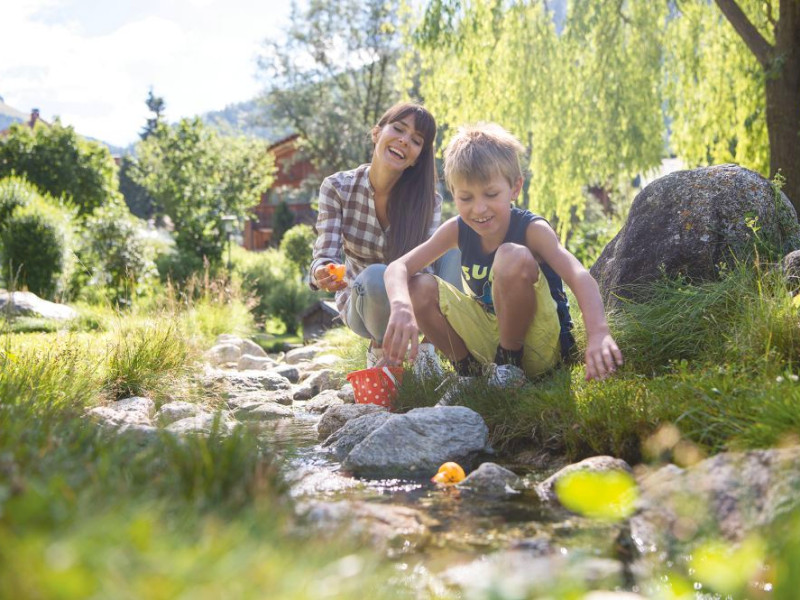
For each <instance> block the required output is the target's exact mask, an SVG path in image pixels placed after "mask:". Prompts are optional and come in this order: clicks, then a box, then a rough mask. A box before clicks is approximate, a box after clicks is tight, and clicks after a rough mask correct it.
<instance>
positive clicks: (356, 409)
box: [317, 395, 387, 440]
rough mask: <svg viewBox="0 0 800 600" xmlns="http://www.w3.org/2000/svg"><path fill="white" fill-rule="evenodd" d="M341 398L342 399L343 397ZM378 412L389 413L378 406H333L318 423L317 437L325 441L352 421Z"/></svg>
mask: <svg viewBox="0 0 800 600" xmlns="http://www.w3.org/2000/svg"><path fill="white" fill-rule="evenodd" d="M339 397H340V398H341V395H340V396H339ZM376 412H387V411H386V409H385V408H383V407H380V406H378V405H376V404H340V405H338V406H331V407H330V408H329V409H328V410H326V411H325V413H324V414H323V415H322V418H321V419H320V420H319V422H318V423H317V435H318V436H319V439H320V440H324V439H325V438H327V437H328V436H330V435H331V434H332V433H334V432H336V431H338V430H339V429H341V428H342V427H343V426H344V424H345V423H347V422H348V421H350V420H351V419H355V418H357V417H360V416H362V415H368V414H372V413H376Z"/></svg>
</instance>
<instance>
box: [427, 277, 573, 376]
mask: <svg viewBox="0 0 800 600" xmlns="http://www.w3.org/2000/svg"><path fill="white" fill-rule="evenodd" d="M436 281H437V282H438V284H439V309H440V310H441V311H442V314H443V315H444V317H445V319H447V322H448V323H450V326H451V327H452V328H453V329H455V331H456V333H457V334H458V336H459V337H460V338H461V339H462V340H464V344H466V346H467V349H468V350H469V351H470V353H471V354H472V356H474V357H475V358H476V359H478V360H479V361H480V362H482V363H484V364H488V363H490V362H494V355H495V352H496V351H497V345H498V344H499V343H500V333H499V330H498V327H497V316H496V315H494V314H492V313H490V312H488V311H487V310H486V309H484V308H483V306H482V305H481V304H480V303H479V302H478V301H477V300H475V299H474V298H472V297H470V296H467V295H466V294H464V293H462V292H460V291H458V290H457V289H456V288H455V287H453V286H452V285H450V284H449V283H447V282H446V281H444V280H442V279H439V278H438V277H436ZM533 289H534V291H535V292H536V306H537V309H536V315H535V316H534V318H533V322H532V323H531V325H530V327H529V328H528V331H527V332H526V333H525V340H524V342H523V346H524V351H523V353H522V369H523V370H524V371H525V375H527V376H528V377H529V378H532V377H536V376H537V375H541V374H542V373H544V372H546V371H548V370H550V369H552V368H553V367H554V366H555V365H556V364H558V362H559V360H560V359H561V349H560V344H559V341H558V337H559V333H560V332H561V325H560V323H559V322H558V313H557V312H556V302H555V300H553V297H552V296H551V295H550V286H549V285H548V284H547V278H546V277H545V276H544V275H540V276H539V280H538V281H537V282H536V283H534V284H533Z"/></svg>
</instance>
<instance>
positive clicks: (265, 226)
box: [243, 133, 317, 250]
mask: <svg viewBox="0 0 800 600" xmlns="http://www.w3.org/2000/svg"><path fill="white" fill-rule="evenodd" d="M299 139H300V136H299V135H298V134H296V133H295V134H292V135H290V136H288V137H285V138H283V139H281V140H278V141H277V142H275V143H274V144H272V145H271V146H269V148H268V149H267V151H268V152H272V153H273V155H274V156H275V166H276V167H277V171H276V174H275V181H274V182H273V184H272V187H271V188H270V189H269V190H267V191H266V192H265V193H264V194H262V195H261V201H260V202H259V204H258V206H256V207H255V208H254V210H253V212H254V216H253V218H252V219H250V220H249V221H247V222H246V223H245V227H244V236H243V237H244V247H245V248H247V249H248V250H263V249H264V248H267V247H269V245H270V242H271V241H272V236H273V231H274V216H275V210H276V209H277V207H278V205H279V204H280V203H281V202H282V201H285V202H286V204H287V206H288V207H289V210H290V211H291V212H292V214H293V215H294V224H295V225H297V224H299V223H307V224H309V225H314V223H315V222H316V218H317V213H316V211H315V210H314V209H313V208H312V207H311V198H310V197H308V198H304V199H302V200H299V201H298V200H297V199H296V194H292V191H294V190H297V189H298V188H299V187H300V186H301V185H302V183H303V181H304V180H305V179H306V178H307V177H308V176H309V175H311V174H312V173H313V172H314V167H313V165H312V164H311V162H310V161H309V160H307V159H302V158H300V157H299V155H298V145H297V144H298V141H299Z"/></svg>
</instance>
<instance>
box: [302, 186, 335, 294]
mask: <svg viewBox="0 0 800 600" xmlns="http://www.w3.org/2000/svg"><path fill="white" fill-rule="evenodd" d="M315 229H316V231H317V241H316V242H315V243H314V254H313V260H312V261H311V274H312V276H311V277H309V285H310V286H311V289H314V290H316V289H319V288H318V287H317V286H316V284H315V283H314V277H313V273H314V271H315V270H316V269H317V268H318V267H320V266H322V265H324V264H326V263H332V262H339V260H340V257H341V252H342V198H341V196H340V195H339V192H338V190H337V189H336V187H335V186H334V185H333V181H332V178H331V177H328V178H326V179H325V180H324V181H323V182H322V185H321V186H320V188H319V213H318V214H317V224H316V226H315Z"/></svg>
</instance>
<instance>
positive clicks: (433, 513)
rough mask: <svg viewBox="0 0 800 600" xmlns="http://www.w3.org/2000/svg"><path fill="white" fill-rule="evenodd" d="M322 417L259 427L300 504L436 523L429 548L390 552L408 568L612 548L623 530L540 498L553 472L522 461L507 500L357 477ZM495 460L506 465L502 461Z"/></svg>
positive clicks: (415, 482)
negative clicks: (504, 554) (401, 514)
mask: <svg viewBox="0 0 800 600" xmlns="http://www.w3.org/2000/svg"><path fill="white" fill-rule="evenodd" d="M318 420H319V416H317V415H310V414H307V413H304V412H298V413H296V416H295V418H293V419H282V420H278V421H274V422H272V423H266V424H263V425H260V426H259V431H260V433H259V437H260V438H261V439H262V440H263V442H264V444H265V446H268V447H269V448H271V449H272V450H275V451H277V452H278V453H279V454H280V455H281V456H282V461H283V472H284V474H285V476H286V479H287V481H288V482H289V484H290V489H291V494H292V496H293V497H294V498H295V499H296V500H297V501H299V502H315V501H331V502H333V501H342V500H344V501H353V502H356V501H359V502H368V503H381V504H391V505H395V506H397V505H399V506H404V507H408V508H412V509H415V510H418V511H420V512H422V513H423V514H424V515H425V516H426V517H427V518H428V521H429V528H430V531H431V540H430V542H429V543H427V544H426V545H425V546H424V548H422V549H412V551H410V552H394V553H390V554H391V557H390V559H391V560H394V561H395V562H396V563H397V566H398V568H400V569H402V570H408V571H409V573H411V572H414V571H418V570H420V569H424V570H425V571H427V572H433V573H436V572H441V571H443V570H445V569H447V568H449V567H451V566H454V565H458V564H465V563H469V562H471V561H473V560H475V559H477V558H480V557H483V556H486V555H487V554H489V553H492V552H495V551H497V550H501V549H520V550H523V551H527V552H529V553H531V554H532V555H544V554H548V553H550V554H552V553H553V552H555V553H557V554H561V555H565V556H566V555H567V554H570V553H573V552H576V551H577V552H581V553H588V554H591V555H593V556H610V555H611V553H612V547H613V542H614V537H615V536H616V533H617V531H616V530H615V529H614V528H613V527H611V528H610V527H605V526H598V525H596V524H594V523H588V522H587V521H584V520H580V519H574V518H570V517H568V516H567V515H565V513H564V512H562V511H559V510H554V509H552V508H550V507H548V506H545V505H543V504H542V503H541V501H540V500H539V498H538V496H537V494H536V493H535V491H534V489H533V487H534V484H535V483H536V482H538V481H541V480H542V479H544V478H545V477H546V476H547V475H549V473H543V472H535V471H526V472H521V471H520V469H519V466H518V465H515V466H514V468H513V469H512V470H514V471H515V472H516V473H517V475H519V476H520V477H521V478H522V481H523V483H524V489H523V490H522V491H521V492H520V493H518V494H515V495H513V496H511V497H507V498H501V499H496V498H495V499H492V498H483V497H477V496H474V495H471V494H467V493H464V492H462V491H461V490H458V489H457V488H453V487H450V488H444V487H441V486H437V485H435V484H433V483H431V482H430V481H429V480H428V479H368V478H360V477H353V476H351V475H350V474H349V473H347V472H344V471H343V470H342V469H341V466H340V464H339V463H338V461H336V460H335V459H334V458H333V456H332V454H330V453H329V452H328V451H327V449H325V448H323V447H321V445H320V444H319V441H318V440H317V433H316V430H315V428H314V427H315V425H316V423H317V421H318ZM492 460H494V462H498V464H501V465H502V460H498V459H497V458H496V457H494V458H493V459H492ZM503 466H507V465H503ZM507 468H510V467H509V466H507Z"/></svg>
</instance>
